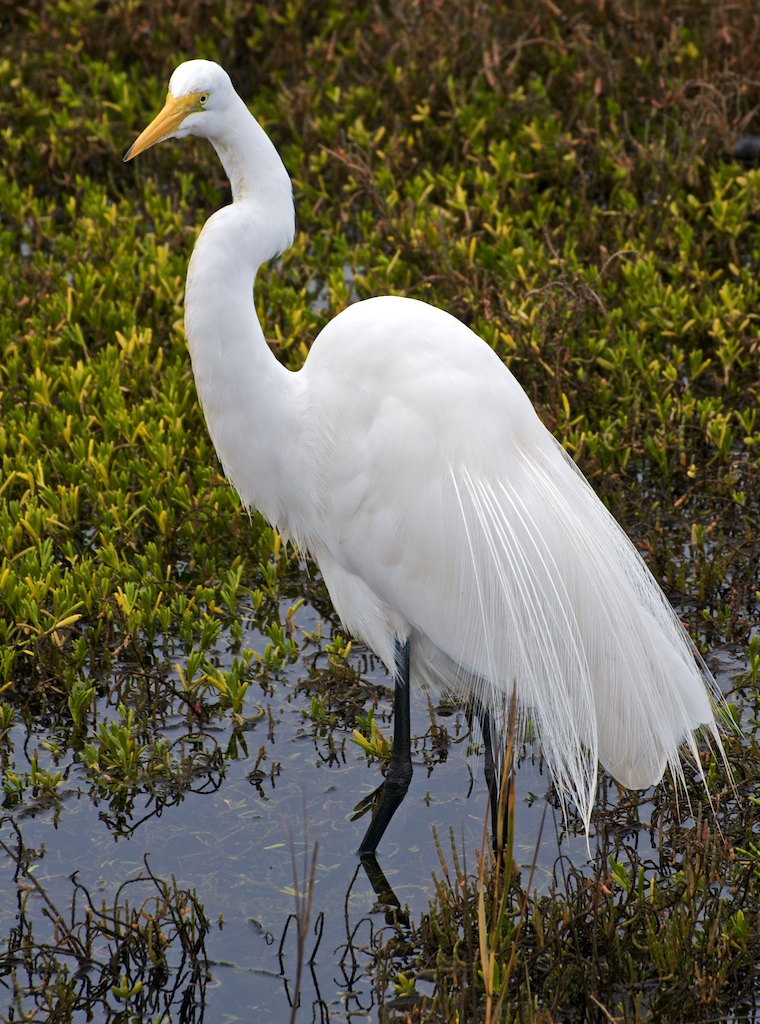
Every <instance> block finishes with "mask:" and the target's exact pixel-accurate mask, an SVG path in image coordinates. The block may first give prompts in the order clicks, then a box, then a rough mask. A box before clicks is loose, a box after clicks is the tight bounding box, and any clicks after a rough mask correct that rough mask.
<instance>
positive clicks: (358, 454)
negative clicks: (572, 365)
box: [316, 303, 714, 821]
mask: <svg viewBox="0 0 760 1024" xmlns="http://www.w3.org/2000/svg"><path fill="white" fill-rule="evenodd" d="M364 305H367V306H370V305H371V304H370V303H367V304H364ZM411 305H412V306H414V307H416V306H418V305H420V304H417V303H412V304H411ZM385 308H387V307H385ZM429 308H430V307H424V309H425V310H428V309H429ZM396 311H397V310H396V309H395V308H394V309H391V312H392V313H394V315H395V314H396ZM366 312H367V313H368V312H369V310H367V311H366ZM376 312H377V314H378V315H379V314H381V313H383V312H384V307H376ZM399 312H400V310H399ZM404 312H410V313H411V314H412V315H411V318H407V320H406V321H405V322H403V323H402V322H401V318H400V317H398V318H397V320H398V322H397V323H396V324H395V336H394V341H393V342H392V344H395V345H396V346H397V350H398V357H397V358H396V360H395V364H398V367H399V369H398V372H397V373H392V372H389V370H388V366H389V360H388V352H387V351H386V352H385V353H384V358H382V359H380V358H378V359H377V360H375V359H374V352H375V349H374V347H373V340H374V337H375V334H373V330H372V324H371V323H361V324H357V320H358V319H359V318H358V317H357V316H356V314H355V315H354V320H353V321H351V322H350V324H347V326H351V327H354V328H355V327H357V326H361V327H362V329H363V331H364V332H365V336H368V337H369V339H370V343H369V344H368V345H366V344H363V345H362V346H360V349H361V350H362V352H363V358H364V360H365V364H366V365H365V369H366V373H367V376H366V378H365V379H360V380H358V381H357V375H356V373H355V372H353V370H355V367H354V368H353V370H352V371H351V372H350V373H349V371H346V374H347V377H350V379H351V380H352V381H353V385H352V390H351V391H350V393H349V397H346V395H347V392H346V387H347V382H346V383H345V385H344V386H341V387H339V388H336V389H335V390H334V391H333V392H332V393H331V396H330V398H331V402H332V410H333V422H334V424H338V430H337V433H336V435H335V439H334V440H335V446H334V449H333V452H334V454H333V459H334V465H333V466H332V470H331V472H326V473H325V479H329V480H330V481H331V484H330V488H331V501H332V504H331V506H330V512H329V514H328V516H327V518H326V522H325V527H326V534H325V538H326V542H325V544H324V545H323V548H322V550H321V552H316V553H317V554H318V558H319V561H320V565H322V568H323V571H324V572H325V577H326V580H327V583H328V588H329V589H330V593H331V595H332V597H333V600H334V602H335V605H336V609H337V611H338V612H339V614H340V615H341V617H342V618H343V619H344V621H345V622H346V624H347V625H348V626H349V628H352V629H353V630H355V631H356V632H358V633H360V634H361V635H363V636H364V638H365V639H366V640H367V641H368V642H369V643H370V645H371V646H372V647H373V648H374V649H375V650H376V651H377V652H378V653H380V654H381V656H385V655H384V652H390V650H391V647H392V632H393V630H396V631H399V632H401V631H404V630H406V631H407V632H412V633H413V635H414V636H416V638H417V639H418V643H417V644H416V645H413V646H416V648H417V654H416V663H417V667H418V669H419V670H420V671H422V673H423V674H424V675H426V676H427V677H428V678H433V679H437V680H438V682H439V683H442V684H443V685H445V686H447V687H448V688H450V689H453V690H454V691H455V692H457V693H458V694H459V695H460V696H462V697H466V696H468V695H471V694H473V693H474V694H475V695H476V696H478V697H479V698H480V700H481V702H482V703H483V705H484V706H485V707H487V708H490V709H492V710H494V711H497V712H498V711H500V710H501V709H503V708H504V707H505V705H506V703H507V702H508V701H509V698H510V696H511V694H512V692H513V689H514V690H515V692H516V694H517V698H518V703H519V706H520V708H521V709H522V711H523V713H524V714H525V715H528V714H529V715H531V716H532V718H533V720H534V722H535V724H536V726H537V729H538V732H539V734H540V736H541V740H542V744H543V748H544V752H545V754H546V756H547V760H548V762H549V764H550V766H551V768H552V771H553V773H554V775H555V778H556V780H557V782H558V785H559V788H560V791H564V790H566V789H569V790H570V791H571V792H572V794H573V796H574V798H575V801H576V803H577V805H578V808H579V810H580V811H581V813H582V814H583V816H584V818H585V819H586V820H587V821H588V818H589V815H590V809H591V804H592V800H593V794H594V790H595V780H596V765H597V759H600V760H601V762H602V764H603V765H604V766H605V767H607V768H608V769H609V770H610V772H611V773H612V774H613V775H614V776H615V777H616V778H617V779H618V780H619V781H620V782H622V783H624V784H625V785H627V786H630V787H633V788H640V787H645V786H648V785H650V784H652V783H654V782H656V781H658V780H659V778H660V777H661V775H662V773H663V770H664V768H665V766H666V764H667V763H670V765H671V768H672V769H673V771H675V772H676V773H678V774H680V773H681V772H682V769H681V766H680V759H679V753H678V752H679V748H680V746H681V744H682V743H683V742H684V741H686V742H687V743H690V744H691V745H692V747H693V746H694V738H693V730H694V729H695V728H697V727H698V726H700V725H702V724H706V725H707V726H708V727H709V728H711V729H714V721H713V712H712V706H711V701H710V697H709V696H708V691H707V689H706V687H705V682H704V680H703V678H702V673H701V669H700V666H699V664H698V662H697V661H696V660H695V656H694V651H693V648H692V645H691V642H690V641H689V639H688V637H687V636H686V634H685V632H684V630H683V628H682V626H681V625H680V623H679V622H678V620H677V618H676V616H675V615H674V613H673V611H672V609H671V608H670V606H669V605H668V603H667V601H666V600H665V598H664V596H663V595H662V592H661V590H660V588H659V587H658V585H657V584H656V582H655V581H654V579H653V577H652V576H651V574H650V573H649V570H648V569H647V568H646V566H645V564H644V562H643V560H642V559H641V557H640V556H639V554H638V553H637V552H636V550H635V548H634V547H633V545H632V544H631V543H630V541H629V540H628V538H627V537H626V536H625V534H624V533H623V531H622V530H621V528H620V527H619V526H618V524H617V523H616V522H615V520H614V518H613V517H612V516H611V515H610V513H609V512H608V511H607V509H606V508H605V507H604V505H603V504H602V503H601V501H600V500H599V499H598V498H597V497H596V495H595V494H594V493H593V491H592V490H591V488H590V487H589V485H588V484H587V482H586V481H585V479H584V478H583V477H582V475H581V474H580V473H579V472H578V471H577V470H576V469H575V467H574V465H573V464H572V463H571V461H570V460H569V459H568V458H567V457H566V455H565V454H564V452H563V451H562V449H561V448H560V447H559V445H558V444H557V443H556V442H555V441H554V439H553V438H552V437H551V435H550V434H549V433H548V431H546V429H545V428H544V427H543V425H542V424H541V423H540V421H539V419H538V417H537V416H536V414H535V411H534V410H533V407H532V405H531V404H530V402H529V400H528V399H527V396H526V395H525V393H524V392H523V391H522V389H521V388H520V387H519V385H518V384H517V382H516V381H515V380H514V378H513V377H512V375H511V374H509V372H508V371H507V370H506V368H505V367H503V366H502V365H501V364H500V363H499V362H498V360H497V359H496V357H495V356H494V354H493V353H492V352H491V351H490V350H489V349H488V348H487V346H485V345H483V343H482V342H481V341H479V340H478V339H476V338H475V336H474V335H472V334H471V332H469V331H468V330H467V328H465V327H463V325H461V324H458V323H457V322H456V321H454V322H453V324H455V325H456V326H454V325H453V324H452V323H451V320H452V318H450V317H446V318H445V319H443V317H445V314H440V315H439V313H440V311H433V312H432V313H431V314H428V313H427V312H420V313H419V317H418V316H417V313H418V311H417V310H416V309H414V310H406V309H405V310H404ZM342 316H345V314H343V315H342ZM379 319H382V316H379ZM409 319H411V323H410V322H409ZM340 320H341V318H340V317H339V318H338V319H337V320H336V321H333V324H338V323H339V322H340ZM387 327H388V325H387V323H386V324H385V330H384V331H383V335H382V337H383V339H384V340H383V342H382V343H383V344H384V345H386V346H387V345H388V344H389V342H388V341H387V335H388V331H387ZM410 331H411V333H412V336H413V340H414V344H413V345H410V346H409V348H410V349H411V352H412V354H411V356H410V358H409V359H404V358H403V353H404V349H403V347H402V346H403V341H404V336H405V334H406V333H407V332H410ZM436 332H437V335H436ZM431 334H432V335H433V340H432V341H431V342H429V343H425V340H424V339H426V338H428V337H429V336H430V335H431ZM377 337H378V339H379V334H377ZM473 339H474V341H473ZM377 344H380V341H379V340H378V342H377ZM339 347H340V346H338V348H339ZM347 351H353V350H347ZM347 351H344V352H342V353H341V359H342V360H344V361H345V360H346V359H349V358H350V357H349V355H348V354H347ZM390 365H394V360H390ZM337 372H338V369H337V366H333V367H332V368H331V372H330V380H331V381H332V382H333V383H334V381H335V374H336V373H337ZM386 661H387V662H388V663H389V664H390V665H392V655H390V654H388V655H387V656H386Z"/></svg>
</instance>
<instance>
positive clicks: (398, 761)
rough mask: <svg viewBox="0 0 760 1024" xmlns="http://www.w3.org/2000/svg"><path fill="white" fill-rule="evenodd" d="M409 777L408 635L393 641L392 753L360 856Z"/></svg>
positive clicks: (370, 847) (376, 838) (372, 844)
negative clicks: (394, 667) (394, 650)
mask: <svg viewBox="0 0 760 1024" xmlns="http://www.w3.org/2000/svg"><path fill="white" fill-rule="evenodd" d="M411 780H412V733H411V713H410V708H409V638H408V637H407V639H406V640H405V641H403V643H402V642H401V641H400V640H396V680H395V697H394V705H393V753H392V754H391V760H390V764H389V765H388V772H387V774H386V776H385V782H384V783H383V791H382V794H381V796H380V803H379V804H378V805H377V807H376V808H375V813H374V814H373V815H372V821H371V822H370V823H369V828H368V829H367V832H366V835H365V836H364V839H362V842H361V846H360V847H359V855H360V856H361V857H364V856H367V855H368V854H373V853H374V852H375V850H376V849H377V844H378V843H379V842H380V840H381V839H382V836H383V832H385V830H386V828H387V827H388V825H389V824H390V821H391V818H392V817H393V815H394V814H395V813H396V808H397V807H398V806H399V804H400V803H401V801H402V800H403V799H404V797H405V796H406V791H407V790H408V789H409V783H410V782H411Z"/></svg>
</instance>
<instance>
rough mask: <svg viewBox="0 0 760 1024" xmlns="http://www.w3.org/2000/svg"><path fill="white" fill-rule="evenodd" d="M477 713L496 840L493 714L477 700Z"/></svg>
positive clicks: (496, 783)
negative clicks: (492, 738)
mask: <svg viewBox="0 0 760 1024" xmlns="http://www.w3.org/2000/svg"><path fill="white" fill-rule="evenodd" d="M475 714H476V715H477V716H478V721H479V722H480V731H481V733H482V735H483V748H484V754H483V774H484V775H485V777H486V785H487V786H488V799H489V801H490V803H491V837H492V839H493V840H494V841H495V840H496V837H497V835H498V824H499V782H498V779H497V778H496V772H495V769H494V760H493V743H492V740H491V721H492V720H491V714H490V712H488V711H486V709H485V708H484V707H483V705H482V704H481V703H480V701H476V702H475Z"/></svg>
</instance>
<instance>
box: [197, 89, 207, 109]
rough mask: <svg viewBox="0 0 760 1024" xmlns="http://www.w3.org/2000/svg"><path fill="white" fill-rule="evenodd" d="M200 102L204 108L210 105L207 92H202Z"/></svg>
mask: <svg viewBox="0 0 760 1024" xmlns="http://www.w3.org/2000/svg"><path fill="white" fill-rule="evenodd" d="M198 102H199V103H200V105H201V106H202V107H205V106H206V104H207V103H208V93H207V92H202V93H201V94H200V96H199V97H198Z"/></svg>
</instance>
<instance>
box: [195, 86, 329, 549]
mask: <svg viewBox="0 0 760 1024" xmlns="http://www.w3.org/2000/svg"><path fill="white" fill-rule="evenodd" d="M235 101H236V102H235V103H234V104H231V106H230V109H229V110H228V112H226V114H225V117H224V119H223V121H222V123H221V125H220V129H219V135H218V136H217V137H211V139H210V141H211V142H212V144H213V145H214V148H215V149H216V151H217V153H218V155H219V158H220V159H221V161H222V164H223V165H224V169H225V171H226V172H227V175H228V177H229V179H230V183H231V185H232V194H233V203H232V205H231V206H227V207H224V208H223V209H221V210H219V211H217V212H216V213H215V214H214V215H213V216H212V217H211V218H210V219H209V220H208V222H207V223H206V225H205V226H204V228H203V231H202V232H201V234H200V236H199V238H198V241H197V242H196V245H195V249H194V250H193V255H192V258H191V260H190V267H189V269H188V274H187V286H186V291H185V329H186V332H187V339H188V347H189V349H190V357H191V359H192V364H193V374H194V376H195V383H196V387H197V389H198V395H199V398H200V401H201V404H202V406H203V411H204V413H205V416H206V423H207V425H208V429H209V433H210V435H211V439H212V441H213V443H214V447H215V448H216V451H217V454H218V455H219V458H220V460H221V462H222V465H223V467H224V470H225V473H226V474H227V476H228V478H229V480H230V482H231V483H232V484H233V485H234V487H235V488H236V489H237V491H238V493H239V494H240V497H241V499H242V500H243V501H244V502H245V504H246V505H248V506H249V507H251V506H252V507H254V508H257V509H258V510H259V511H260V512H261V513H262V514H263V515H264V516H265V517H266V518H267V519H268V520H269V521H270V522H272V523H274V524H275V525H276V526H277V527H278V528H279V529H280V530H281V531H282V532H283V533H285V534H286V535H288V536H292V537H294V538H295V539H296V540H299V539H300V540H305V538H302V537H301V536H300V535H301V533H302V530H301V529H300V518H301V517H300V515H299V510H300V509H302V508H304V507H308V503H309V484H308V481H309V479H310V478H311V473H310V472H309V467H308V466H302V465H301V462H302V461H303V459H304V454H303V453H304V452H305V451H306V449H307V446H306V445H305V444H304V443H303V440H302V438H303V431H304V423H305V419H306V417H305V415H304V408H305V402H306V395H305V387H304V383H303V381H302V378H301V375H300V374H297V373H291V372H290V371H288V370H286V369H285V368H284V367H283V366H281V364H280V363H278V362H277V360H276V359H275V357H274V355H273V354H272V352H271V351H270V349H269V346H268V345H267V343H266V340H265V338H264V333H263V331H262V329H261V325H260V324H259V320H258V317H257V315H256V309H255V306H254V302H253V284H254V280H255V277H256V272H257V271H258V269H259V267H260V266H261V264H262V263H264V262H265V261H267V260H269V259H272V258H273V257H274V256H277V255H278V254H279V253H280V252H282V251H283V250H284V249H286V248H287V247H288V246H289V245H290V244H291V242H292V240H293V232H294V224H295V217H294V211H293V193H292V187H291V183H290V178H289V177H288V173H287V171H286V170H285V167H284V166H283V163H282V161H281V159H280V157H279V155H278V153H277V151H276V150H275V148H274V146H273V145H272V143H271V142H270V140H269V138H268V137H267V135H266V134H265V132H264V131H263V129H262V128H261V127H260V125H259V124H258V123H257V122H256V120H255V119H254V118H253V117H252V115H251V114H250V113H249V112H248V110H247V109H246V107H245V104H244V103H243V102H242V100H240V99H239V98H238V97H237V96H236V97H235ZM294 491H297V492H298V493H294Z"/></svg>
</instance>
